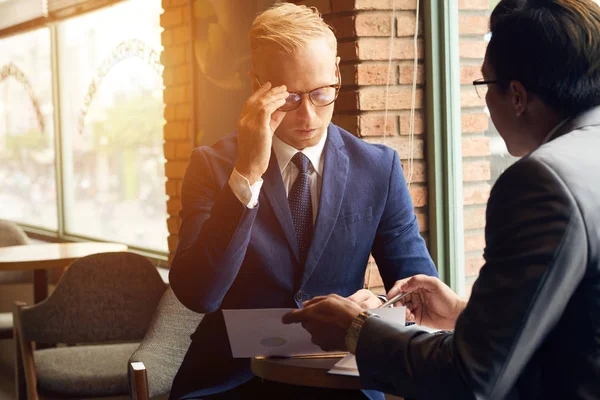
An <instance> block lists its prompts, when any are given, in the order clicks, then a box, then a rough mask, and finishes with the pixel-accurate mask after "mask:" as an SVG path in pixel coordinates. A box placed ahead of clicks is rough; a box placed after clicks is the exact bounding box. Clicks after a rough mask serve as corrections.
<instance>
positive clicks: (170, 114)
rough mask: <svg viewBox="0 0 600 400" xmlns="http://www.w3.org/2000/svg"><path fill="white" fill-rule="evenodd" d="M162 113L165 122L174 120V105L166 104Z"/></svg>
mask: <svg viewBox="0 0 600 400" xmlns="http://www.w3.org/2000/svg"><path fill="white" fill-rule="evenodd" d="M163 115H164V117H165V119H166V120H167V122H171V121H175V105H174V104H167V105H166V106H165V111H164V114H163Z"/></svg>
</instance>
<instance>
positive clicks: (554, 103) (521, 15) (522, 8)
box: [486, 0, 600, 115]
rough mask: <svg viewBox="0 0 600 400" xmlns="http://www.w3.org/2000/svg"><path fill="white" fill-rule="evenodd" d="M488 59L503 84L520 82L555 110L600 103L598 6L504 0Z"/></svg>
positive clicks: (583, 1)
mask: <svg viewBox="0 0 600 400" xmlns="http://www.w3.org/2000/svg"><path fill="white" fill-rule="evenodd" d="M490 30H491V34H492V36H491V40H490V43H489V45H488V48H487V53H486V62H487V63H488V65H489V66H490V67H491V70H492V71H493V73H494V74H495V79H496V80H497V82H498V85H499V86H500V88H502V89H504V90H506V88H508V85H509V83H510V82H511V81H519V82H521V83H522V84H523V86H525V88H526V89H527V90H528V91H530V92H532V93H534V94H536V95H537V96H539V97H540V98H541V99H542V100H543V101H544V103H546V104H547V105H548V106H550V107H553V108H555V109H556V110H557V111H561V112H566V113H567V114H569V115H576V114H578V113H580V112H583V111H586V110H588V109H590V108H592V107H595V106H598V105H600V6H598V5H597V4H596V3H594V2H593V1H592V0H502V1H500V3H499V4H498V5H497V6H496V8H495V9H494V11H493V12H492V15H491V18H490Z"/></svg>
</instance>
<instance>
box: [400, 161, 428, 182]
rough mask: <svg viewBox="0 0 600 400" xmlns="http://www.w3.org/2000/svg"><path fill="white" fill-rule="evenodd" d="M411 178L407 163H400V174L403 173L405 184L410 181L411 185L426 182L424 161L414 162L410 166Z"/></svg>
mask: <svg viewBox="0 0 600 400" xmlns="http://www.w3.org/2000/svg"><path fill="white" fill-rule="evenodd" d="M412 168H413V170H412V177H410V176H409V175H410V173H411V170H410V164H409V163H408V161H404V162H403V163H402V172H404V179H406V182H408V181H409V180H411V179H412V180H411V183H423V182H426V181H427V166H426V164H425V162H424V161H419V160H415V161H414V162H413V164H412Z"/></svg>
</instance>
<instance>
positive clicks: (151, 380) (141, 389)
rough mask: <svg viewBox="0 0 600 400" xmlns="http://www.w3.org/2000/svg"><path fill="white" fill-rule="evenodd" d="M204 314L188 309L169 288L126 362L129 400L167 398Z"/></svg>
mask: <svg viewBox="0 0 600 400" xmlns="http://www.w3.org/2000/svg"><path fill="white" fill-rule="evenodd" d="M202 316H203V314H198V313H196V312H194V311H191V310H189V309H187V308H186V307H185V306H184V305H183V304H181V303H180V302H179V300H177V297H175V294H174V293H173V290H172V289H171V288H170V287H169V288H168V289H167V291H166V292H165V294H164V295H163V297H162V299H161V301H160V303H159V305H158V308H157V310H156V314H154V319H153V320H152V324H151V325H150V328H149V329H148V332H147V333H146V336H145V337H144V340H142V343H141V344H140V346H139V347H138V348H137V350H136V351H135V352H134V353H133V354H132V356H131V358H130V359H129V377H130V385H131V398H132V399H134V400H147V399H150V398H156V397H157V396H166V395H167V394H168V393H169V392H170V391H171V384H172V383H173V378H174V377H175V374H176V373H177V370H178V369H179V366H180V365H181V362H182V361H183V357H184V356H185V353H186V352H187V349H188V347H189V346H190V342H191V339H190V335H191V334H192V333H194V331H195V330H196V327H197V326H198V324H199V323H200V321H201V320H202Z"/></svg>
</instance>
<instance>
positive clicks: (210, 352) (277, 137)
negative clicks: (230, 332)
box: [170, 3, 436, 399]
mask: <svg viewBox="0 0 600 400" xmlns="http://www.w3.org/2000/svg"><path fill="white" fill-rule="evenodd" d="M249 36H250V46H251V50H252V71H251V72H250V74H249V75H250V79H251V81H252V85H253V89H254V93H253V94H252V96H250V98H249V99H248V100H247V101H246V103H245V106H244V109H243V111H242V113H241V116H240V119H239V121H238V129H237V132H236V133H234V134H232V135H230V136H228V137H226V138H224V139H223V140H221V141H219V142H218V143H216V144H215V145H214V146H212V147H201V148H199V149H196V150H195V151H194V152H193V154H192V158H191V163H190V166H189V167H188V170H187V172H186V175H185V178H184V182H183V187H182V205H183V207H182V210H181V219H182V226H181V231H180V235H179V240H180V241H179V246H178V248H177V251H176V254H175V257H174V259H173V263H172V267H171V274H170V282H171V285H172V287H173V290H174V292H175V294H176V295H177V297H178V298H179V299H180V300H181V302H182V303H183V304H185V305H186V306H187V307H189V308H190V309H192V310H195V311H197V312H201V313H206V316H205V317H204V319H203V320H202V322H201V324H200V325H199V327H198V329H197V330H196V332H195V333H194V334H193V335H192V345H191V346H190V349H189V350H188V353H187V355H186V357H185V359H184V361H183V364H182V366H181V368H180V370H179V372H178V374H177V376H176V378H175V380H174V383H173V389H172V392H171V398H172V399H184V398H207V399H212V398H215V399H228V398H261V397H262V398H281V397H285V398H288V399H289V398H307V397H310V398H328V399H331V398H344V399H348V398H366V397H370V398H383V396H382V395H381V394H380V393H378V392H370V393H362V392H358V391H357V392H348V391H335V390H333V391H332V390H323V389H321V390H317V389H310V388H299V387H292V386H290V385H283V384H276V383H273V382H262V381H260V380H259V379H257V378H255V377H254V376H253V375H252V372H251V371H250V360H248V359H234V358H232V355H231V351H230V347H229V343H228V340H227V334H226V330H225V326H224V323H223V316H222V313H221V312H220V310H221V309H239V308H281V307H292V308H296V307H300V306H301V304H302V302H303V301H306V300H309V299H311V298H313V297H315V296H319V295H325V294H329V293H336V294H338V295H340V296H343V297H347V298H349V299H350V300H352V301H354V302H355V303H357V304H359V305H360V306H361V307H364V308H372V307H376V306H378V305H380V304H381V302H380V299H379V298H377V297H376V296H375V295H374V294H372V293H371V292H370V291H368V290H365V289H362V288H363V286H364V276H365V269H366V265H367V262H368V259H369V255H370V254H371V253H372V254H373V256H374V257H375V260H376V261H377V264H378V266H379V269H380V272H381V274H382V277H383V279H384V283H385V285H386V288H387V289H388V290H389V289H391V288H392V287H393V286H394V284H395V283H396V282H397V281H398V280H400V279H402V278H405V277H408V276H412V275H415V274H427V275H432V276H435V275H436V270H435V267H434V265H433V263H432V261H431V258H430V257H429V253H428V252H427V249H426V247H425V243H424V241H423V239H422V238H421V236H420V235H419V226H418V223H417V220H416V217H415V214H414V211H413V204H412V202H411V198H410V195H409V193H408V190H407V188H406V184H405V181H404V176H403V173H402V168H401V166H400V162H399V160H398V155H397V154H396V152H394V151H393V150H391V149H389V148H387V147H385V146H378V145H371V144H367V143H365V142H363V141H361V140H360V139H357V138H356V137H355V136H354V135H352V134H350V133H348V132H346V131H344V130H343V129H341V128H339V127H337V126H335V125H333V124H332V123H331V117H332V114H333V106H334V102H335V100H336V98H337V94H338V92H339V89H340V85H341V76H340V72H339V63H340V58H339V57H337V43H336V39H335V36H334V34H333V32H332V31H331V29H330V28H329V26H327V24H326V23H325V22H324V21H323V20H322V18H321V16H320V15H319V13H318V11H317V10H315V9H314V8H307V7H305V6H297V5H294V4H289V3H282V4H278V5H276V6H274V7H272V8H270V9H269V10H267V11H265V12H264V13H262V14H260V15H259V16H258V17H257V18H256V19H255V21H254V23H253V25H252V27H251V29H250V34H249Z"/></svg>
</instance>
